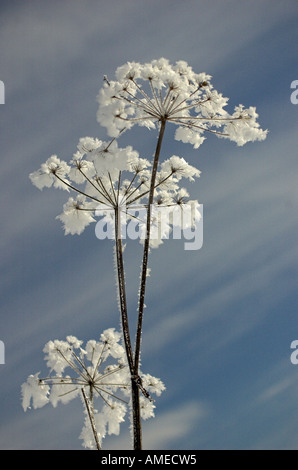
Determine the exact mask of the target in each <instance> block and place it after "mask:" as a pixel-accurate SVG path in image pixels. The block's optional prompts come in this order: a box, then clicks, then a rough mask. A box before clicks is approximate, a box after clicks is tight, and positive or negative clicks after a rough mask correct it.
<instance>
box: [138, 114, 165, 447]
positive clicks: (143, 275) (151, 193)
mask: <svg viewBox="0 0 298 470" xmlns="http://www.w3.org/2000/svg"><path fill="white" fill-rule="evenodd" d="M165 125H166V119H163V120H162V121H161V126H160V131H159V136H158V141H157V144H156V150H155V155H154V161H153V167H152V174H151V182H150V191H149V198H148V209H147V222H146V238H145V241H144V252H143V263H142V273H141V284H140V297H139V309H138V321H137V333H136V344H135V355H134V380H132V406H133V428H134V449H135V450H142V427H141V411H140V389H139V386H138V383H137V380H138V379H139V363H140V351H141V336H142V324H143V314H144V300H145V289H146V279H147V266H148V255H149V242H150V228H151V208H152V203H153V196H154V189H155V180H156V174H157V167H158V160H159V155H160V149H161V144H162V140H163V136H164V131H165Z"/></svg>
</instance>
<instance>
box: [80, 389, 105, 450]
mask: <svg viewBox="0 0 298 470" xmlns="http://www.w3.org/2000/svg"><path fill="white" fill-rule="evenodd" d="M81 390H82V395H83V398H84V402H85V405H86V409H87V413H88V416H89V420H90V424H91V428H92V432H93V436H94V439H95V443H96V448H97V450H101V447H100V443H99V440H98V434H97V431H96V426H95V421H94V411H93V405H92V402H91V403H90V402H89V400H88V398H87V396H86V393H85V390H84V388H83V387H82V388H81Z"/></svg>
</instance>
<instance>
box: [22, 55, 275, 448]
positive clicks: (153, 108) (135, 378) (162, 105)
mask: <svg viewBox="0 0 298 470" xmlns="http://www.w3.org/2000/svg"><path fill="white" fill-rule="evenodd" d="M210 80H211V77H210V75H206V74H205V73H195V72H194V71H193V70H192V68H191V67H190V66H188V64H187V63H186V62H184V61H178V62H176V64H174V65H171V64H170V63H169V61H168V60H166V59H163V58H162V59H159V60H153V61H152V62H150V63H145V64H140V63H137V62H131V63H130V62H128V63H127V64H125V65H123V66H121V67H119V68H118V69H117V70H116V77H115V80H109V79H108V78H107V77H104V84H103V87H102V88H101V90H100V91H99V95H98V103H99V107H98V112H97V120H98V122H99V123H100V124H101V125H102V126H103V127H105V128H106V130H107V133H108V136H109V137H110V138H111V140H110V141H101V140H99V139H97V138H92V137H84V138H82V139H80V141H79V143H78V145H77V151H76V152H75V153H74V155H73V157H72V159H71V160H70V161H69V163H66V162H65V161H63V160H60V159H59V158H58V157H57V155H52V156H51V157H50V158H49V159H48V160H47V161H46V162H45V163H44V164H42V165H41V168H40V169H39V170H38V171H35V172H33V173H31V174H30V179H31V181H32V183H33V184H34V185H35V186H37V187H38V188H39V189H43V188H44V187H51V186H54V187H57V188H60V189H64V190H66V191H68V192H69V191H72V193H76V197H73V196H71V197H70V198H69V199H68V201H67V202H66V203H65V204H64V206H63V212H62V214H60V215H58V217H57V218H58V219H60V221H61V222H62V224H63V228H64V232H65V234H81V233H82V232H83V231H84V229H85V228H86V227H87V226H88V225H89V224H90V223H93V222H95V221H96V217H99V216H100V217H102V221H103V222H104V223H106V224H107V225H108V226H109V227H110V228H111V232H112V234H113V239H114V241H115V245H114V247H115V266H116V276H117V281H118V298H119V309H120V313H121V325H122V337H123V344H124V347H123V350H122V356H121V359H120V358H119V357H117V356H113V357H114V359H118V360H120V361H121V366H120V363H118V365H117V364H116V365H115V364H114V365H113V366H112V370H113V372H112V373H109V374H108V373H106V372H103V373H100V372H98V370H97V369H98V367H97V366H101V364H102V362H103V358H104V357H105V354H104V349H106V347H102V346H101V347H102V351H103V352H102V356H100V357H101V360H100V361H99V362H98V363H97V364H96V367H94V363H92V366H91V368H90V369H89V368H88V367H87V366H85V362H84V361H85V359H86V358H88V359H89V357H90V352H89V353H88V348H85V349H82V348H81V343H80V342H78V340H76V339H73V337H68V339H67V342H66V343H65V342H62V343H61V342H59V341H57V340H56V341H54V342H50V343H48V346H47V347H46V350H47V352H48V350H49V344H50V345H51V348H52V350H53V351H55V353H54V356H55V360H56V361H57V362H55V367H54V368H53V370H54V371H56V372H57V367H58V369H59V365H57V364H61V363H63V360H64V361H65V358H69V361H70V363H68V365H70V367H72V368H74V365H75V367H76V369H75V370H76V372H77V373H78V376H79V379H76V380H75V379H71V378H69V377H67V378H65V377H63V378H62V376H61V377H60V376H58V378H57V377H56V378H55V377H49V378H45V379H42V380H41V379H39V377H38V375H35V376H30V378H29V379H28V382H27V384H25V385H23V390H22V391H23V403H24V408H27V407H28V405H29V399H30V397H32V399H33V406H35V407H39V406H42V405H43V404H45V403H46V402H47V401H51V402H52V404H56V403H57V401H59V400H60V401H65V400H67V399H68V398H69V397H70V396H75V395H76V394H79V393H80V392H79V390H81V392H82V393H81V395H82V399H83V401H84V403H85V406H86V412H87V414H88V417H89V424H90V426H89V428H88V429H89V430H90V429H91V430H92V433H93V437H94V441H95V442H96V446H97V448H99V447H100V442H101V439H102V437H103V435H104V434H105V432H106V426H107V424H108V423H110V421H109V420H112V422H113V425H111V427H109V432H114V431H115V430H117V432H118V430H119V423H120V422H121V421H122V420H123V418H124V408H123V403H122V402H121V403H120V404H119V403H118V405H117V406H116V405H115V409H114V411H113V412H112V411H111V409H112V408H111V406H110V403H108V402H109V399H111V397H113V399H116V395H115V394H114V388H113V387H115V385H112V384H111V383H110V382H109V380H110V379H113V377H114V378H115V377H116V375H117V377H118V378H119V380H118V385H117V387H118V388H121V391H122V394H124V395H125V394H126V395H127V394H129V395H130V403H131V410H132V430H133V442H134V449H136V450H137V449H142V428H141V416H142V415H143V417H144V415H145V417H146V416H147V417H148V416H149V415H151V414H152V409H153V408H152V402H151V395H150V392H151V391H157V392H158V393H157V394H159V393H161V391H163V389H164V385H163V384H162V382H161V381H160V380H159V379H155V378H153V377H152V376H149V375H142V374H141V372H140V355H141V337H142V329H143V315H144V307H145V303H144V301H145V291H146V282H147V277H148V272H149V268H148V257H149V251H150V248H155V247H158V246H159V245H160V244H161V243H162V240H163V239H164V238H167V236H168V234H169V232H170V230H171V229H172V228H173V227H174V226H175V225H178V226H179V225H181V226H182V225H183V224H184V223H185V219H186V217H185V214H190V217H188V223H189V225H190V226H192V225H193V224H195V223H196V222H197V221H198V220H199V219H200V217H201V215H200V211H199V203H198V201H196V200H195V201H192V200H189V195H188V192H187V190H186V189H185V188H183V187H181V180H182V178H187V179H189V180H190V181H193V180H194V178H196V177H199V176H200V171H199V170H198V169H196V168H195V167H193V166H192V165H189V164H188V163H187V162H186V161H185V160H184V158H181V157H179V156H177V155H172V156H171V157H167V158H163V159H162V160H161V147H162V142H163V139H164V135H165V129H166V126H167V123H169V124H171V123H172V124H175V125H176V126H177V129H176V132H175V139H176V140H179V141H182V142H185V143H190V144H192V145H193V147H194V148H195V149H197V148H198V147H199V146H200V145H201V144H202V143H203V141H204V140H205V138H206V137H205V134H206V133H209V134H214V135H215V136H217V137H220V138H225V139H229V140H231V141H233V142H236V143H237V145H239V146H242V145H244V144H245V143H246V142H252V141H256V140H259V141H261V140H264V139H265V138H266V135H267V131H264V130H262V129H261V128H260V126H259V124H258V122H257V117H258V115H257V113H256V110H255V108H254V107H249V108H247V109H245V108H244V106H243V105H239V106H237V107H235V109H234V110H233V112H232V113H228V112H227V111H226V110H225V107H226V106H227V104H228V99H227V98H225V97H223V96H222V94H220V93H218V92H217V91H216V90H214V89H213V86H212V84H211V81H210ZM135 125H139V126H143V127H147V128H148V129H155V130H157V132H158V137H157V143H156V147H155V152H154V155H153V158H152V159H148V158H144V157H142V158H141V157H140V156H139V153H138V152H137V151H136V150H134V149H133V148H132V147H131V146H127V147H125V148H120V147H119V146H118V142H117V139H119V138H120V137H121V135H122V133H124V132H127V131H129V129H131V128H132V127H133V126H135ZM157 207H159V208H162V209H163V212H161V213H159V214H158V216H157V215H156V208H157ZM136 209H137V210H138V214H140V213H143V214H144V217H141V216H140V215H138V217H137V216H136ZM142 211H143V212H142ZM160 214H162V216H165V218H166V222H164V221H163V220H160ZM177 215H178V216H177ZM128 220H137V221H138V223H140V233H141V236H140V241H141V243H142V244H143V259H142V264H141V275H140V288H139V297H138V302H139V304H138V314H137V323H136V338H135V343H134V347H133V345H132V341H131V335H130V329H129V323H128V314H127V302H126V287H125V273H124V260H123V243H122V242H123V230H122V229H123V227H125V226H126V224H127V221H128ZM99 238H100V237H99ZM69 338H71V339H69ZM62 344H63V345H64V346H63V347H62V346H61V345H62ZM88 344H89V348H90V347H91V346H90V344H93V345H94V348H97V349H96V350H97V351H98V348H100V347H99V346H98V343H96V342H91V343H88ZM57 345H60V346H58V349H57ZM74 345H76V347H78V348H79V353H78V354H77V353H75V352H74V349H75V346H74ZM95 345H96V346H95ZM65 348H66V349H65ZM91 349H92V347H91ZM66 350H67V351H68V352H67V354H66V352H65V351H66ZM61 351H62V353H63V356H62V353H61ZM106 352H107V351H106ZM123 353H125V354H124V356H125V359H124V356H123ZM88 354H89V356H88ZM97 357H98V355H97ZM77 363H79V366H78V364H77ZM124 364H126V367H124ZM63 370H64V368H63ZM108 370H109V371H110V370H111V369H108ZM60 372H62V370H61V371H60ZM107 374H108V375H107ZM112 376H113V377H112ZM90 377H91V379H90ZM73 380H74V382H73ZM85 380H86V381H87V383H86V382H85ZM106 380H108V381H106ZM97 381H99V382H100V387H99V385H98V383H97ZM36 384H38V386H36ZM119 384H120V385H119ZM154 384H155V385H154ZM50 387H52V391H51V392H50ZM65 387H66V390H67V392H66V393H67V395H65V393H64V392H63V391H62V388H63V389H65ZM67 387H68V388H67ZM69 387H73V388H72V389H70V388H69ZM53 389H54V392H53ZM60 390H61V391H60ZM98 390H100V393H98ZM57 391H58V392H57ZM91 392H92V393H91ZM95 392H97V394H99V395H100V396H101V398H103V399H104V402H105V405H107V406H108V407H107V406H105V408H104V410H108V411H102V412H101V413H98V412H95V410H94V406H93V396H94V393H95ZM107 393H108V394H109V393H110V395H109V398H106V397H105V395H106V394H107ZM68 394H69V396H68ZM66 397H67V398H66ZM58 399H59V400H58ZM115 403H116V402H115ZM150 403H151V404H150ZM113 406H114V405H113ZM115 410H116V411H115ZM142 410H143V411H142ZM145 410H147V411H146V413H147V414H146V413H145ZM115 415H117V416H115ZM107 416H112V417H110V418H109V419H108V418H107ZM115 423H116V424H115ZM86 429H87V427H86ZM111 430H113V431H111ZM82 435H83V436H86V433H85V431H84V432H83V434H82ZM88 436H89V437H84V439H85V441H84V442H85V445H87V442H88V446H89V447H90V446H91V441H92V437H91V441H90V435H88Z"/></svg>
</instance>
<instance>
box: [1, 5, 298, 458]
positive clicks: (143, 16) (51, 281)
mask: <svg viewBox="0 0 298 470" xmlns="http://www.w3.org/2000/svg"><path fill="white" fill-rule="evenodd" d="M297 26H298V5H297V2H295V1H289V0H284V1H283V2H280V1H277V0H270V1H269V0H267V1H266V0H258V1H257V0H238V1H232V0H230V1H229V0H212V1H210V2H204V1H200V0H197V1H196V0H185V1H183V2H182V1H178V0H136V1H132V0H121V1H115V0H109V1H91V0H87V1H84V2H82V1H76V0H73V1H71V2H70V1H68V2H66V1H56V0H53V1H51V2H49V1H45V0H39V1H31V0H28V1H20V0H17V1H14V0H13V1H2V2H1V6H0V44H1V48H0V80H2V81H3V82H4V84H5V104H4V105H1V106H0V136H1V173H0V179H1V202H0V206H1V221H2V223H1V238H0V246H1V266H0V269H1V297H0V299H1V300H0V302H1V310H0V340H2V341H3V342H4V344H5V364H4V365H0V397H1V400H0V448H1V449H34V450H39V449H77V448H80V441H79V439H78V436H79V434H80V430H81V426H82V422H83V415H82V412H81V403H80V402H79V401H73V402H71V403H70V404H68V405H67V406H64V405H63V406H58V407H57V408H55V409H53V408H52V407H50V406H48V407H44V408H42V409H39V410H29V411H27V412H26V413H24V412H23V409H22V407H21V398H20V386H21V384H22V383H23V382H24V381H25V380H26V378H27V376H28V375H29V374H31V373H35V372H37V371H45V370H46V368H45V363H44V361H43V353H42V349H43V346H44V344H45V343H46V342H47V341H49V340H50V339H55V338H59V339H64V338H65V336H66V335H68V334H73V335H75V336H77V337H79V338H80V339H83V340H84V341H87V340H88V339H90V338H94V337H96V335H97V334H100V332H101V331H102V330H103V329H104V328H107V327H112V326H113V327H115V328H118V327H119V314H118V310H117V299H116V295H115V281H114V270H113V251H112V249H113V247H112V243H111V241H109V240H103V241H100V240H98V239H97V238H96V236H95V233H94V226H90V227H89V228H88V229H87V230H85V232H84V233H83V234H82V235H81V236H79V237H78V236H74V237H72V236H64V234H63V231H62V229H61V226H60V222H59V221H58V220H56V219H55V217H56V215H58V214H59V213H60V212H61V208H62V205H63V203H64V202H65V200H66V198H65V193H63V192H59V191H58V190H54V189H50V190H43V191H42V192H40V191H39V190H37V189H36V188H34V187H33V186H32V185H31V183H30V180H29V178H28V175H29V173H31V172H32V171H34V170H36V169H37V168H39V166H40V164H41V163H43V162H44V161H45V160H46V159H47V158H48V157H49V156H50V155H52V154H57V155H58V156H59V157H60V158H62V159H65V160H66V161H68V160H69V159H70V158H71V156H72V154H73V153H74V151H75V150H76V145H77V143H78V140H79V138H80V137H84V136H92V137H98V138H102V139H105V138H106V134H105V130H104V129H102V128H100V127H99V125H98V123H97V122H96V111H97V103H96V95H97V93H98V90H99V88H100V87H101V85H102V78H103V75H107V76H109V77H113V74H114V70H115V69H116V68H117V67H118V66H119V65H122V64H123V63H125V62H127V61H132V60H135V61H140V62H145V61H150V60H152V59H155V58H159V57H166V58H168V59H169V60H170V61H171V62H174V61H176V60H185V61H187V62H188V63H189V65H191V66H192V67H193V69H194V70H195V71H196V72H206V73H208V74H210V75H212V76H213V79H212V83H213V85H214V87H215V88H216V89H217V90H218V91H219V92H221V93H223V95H224V96H227V97H229V98H230V101H229V103H230V106H231V108H233V107H234V106H235V105H238V104H239V103H241V104H243V105H245V106H256V108H257V112H258V113H259V122H260V124H261V127H262V128H263V129H269V134H268V137H267V139H266V141H264V142H259V143H253V144H247V145H246V146H244V147H241V148H240V147H237V146H235V145H234V144H233V143H231V142H229V141H226V140H221V139H217V138H216V137H215V136H207V137H208V138H207V140H206V141H205V142H204V144H203V145H202V146H201V147H200V148H199V149H198V150H194V149H193V148H192V147H191V146H190V145H182V144H181V143H179V142H175V141H173V139H172V135H173V133H172V129H170V128H169V129H167V131H168V133H167V138H166V140H165V145H164V147H163V155H164V158H168V157H169V156H170V155H172V154H177V155H180V156H181V157H184V158H185V159H186V160H187V161H188V162H189V163H191V164H193V165H196V166H197V167H198V168H199V169H200V170H201V172H202V173H201V177H200V179H199V180H198V181H196V182H195V183H193V184H192V185H191V186H190V191H191V196H192V198H194V199H198V200H199V202H200V203H202V204H203V206H204V243H203V247H202V249H200V250H198V251H185V250H184V249H183V243H182V241H181V242H179V241H176V240H170V241H169V242H166V243H164V245H162V246H161V247H160V248H159V249H158V250H155V251H152V256H151V259H150V267H151V277H150V278H149V280H150V282H149V284H148V290H147V299H146V305H147V309H146V316H145V320H144V335H143V343H142V346H143V352H142V370H144V371H146V372H148V373H151V374H152V375H155V376H157V377H160V378H161V379H162V380H163V381H164V383H165V385H166V387H167V390H166V392H165V393H164V394H163V395H162V396H161V397H160V398H159V399H158V401H157V408H156V418H155V419H154V420H151V421H147V422H145V423H144V429H143V432H144V447H145V448H146V449H298V424H297V423H298V411H297V409H298V406H297V405H298V366H295V365H293V364H292V363H291V361H290V355H291V352H292V351H291V349H290V345H291V342H292V341H293V340H296V339H298V322H297V314H298V295H297V280H298V268H297V258H298V248H297V235H298V221H297V203H298V185H297V174H298V161H297V122H298V114H297V113H298V105H294V104H292V103H291V101H290V95H291V92H292V90H291V88H290V85H291V82H292V81H293V80H297V79H298V66H297V53H298V46H297V44H298V41H297V39H298V38H297V35H298V33H297V31H298V29H297ZM123 142H125V143H131V144H132V145H133V146H134V147H135V148H136V149H137V150H138V151H139V152H140V153H141V154H144V156H146V157H147V156H151V155H152V153H153V150H154V146H155V142H156V135H155V133H154V132H152V131H151V132H149V131H146V130H144V129H141V130H140V129H138V130H134V131H133V132H132V133H131V134H130V135H128V134H126V135H125V136H124V137H123ZM140 263H141V251H140V247H139V246H136V244H135V242H130V243H128V245H127V249H126V274H127V282H128V285H127V288H128V302H129V307H130V318H131V321H132V322H133V320H134V318H135V312H136V305H137V304H136V301H137V289H138V277H139V266H140ZM104 447H105V449H124V448H130V436H129V432H128V429H127V426H125V425H124V426H123V433H121V435H120V436H119V437H113V436H112V437H108V438H106V440H105V441H104Z"/></svg>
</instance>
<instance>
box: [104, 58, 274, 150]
mask: <svg viewBox="0 0 298 470" xmlns="http://www.w3.org/2000/svg"><path fill="white" fill-rule="evenodd" d="M115 76H116V80H114V81H112V80H111V81H109V80H106V81H105V83H104V86H103V87H102V88H101V90H100V91H99V94H98V103H99V108H98V112H97V120H98V122H99V123H100V124H101V125H102V126H103V127H105V128H106V129H107V131H108V134H109V135H110V136H111V137H118V135H119V133H120V132H122V131H123V128H125V129H130V128H131V127H132V126H134V125H135V124H138V125H139V126H145V127H147V128H148V129H152V128H155V127H156V124H159V123H160V122H162V121H163V122H165V121H169V122H172V123H174V124H176V125H177V126H178V128H177V131H176V134H175V138H176V140H181V141H182V142H188V143H190V144H192V145H193V146H194V148H198V147H199V146H200V145H201V144H202V143H203V141H204V140H205V136H204V133H205V132H210V133H213V134H215V135H217V136H218V137H223V138H227V139H230V140H231V141H234V142H236V143H237V145H244V144H245V143H246V142H249V141H254V140H264V139H265V138H266V135H267V131H263V130H262V129H260V127H259V124H258V123H257V121H256V119H257V117H258V115H257V114H256V113H255V108H252V107H250V108H248V109H244V108H242V107H236V108H235V112H234V113H233V114H229V113H228V112H227V111H226V110H225V109H224V108H225V107H226V106H227V103H228V98H225V97H223V96H222V94H221V93H218V92H217V91H216V90H214V89H213V86H212V84H211V82H210V80H211V76H210V75H207V74H206V73H195V72H194V71H193V70H192V68H191V67H190V66H189V65H188V64H187V63H186V62H185V61H181V60H180V61H177V62H176V63H175V64H174V65H171V64H170V63H169V61H168V60H167V59H164V58H161V59H159V60H153V61H152V62H150V63H145V64H140V63H139V62H127V63H126V64H124V65H122V66H121V67H118V68H117V70H116V72H115Z"/></svg>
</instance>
